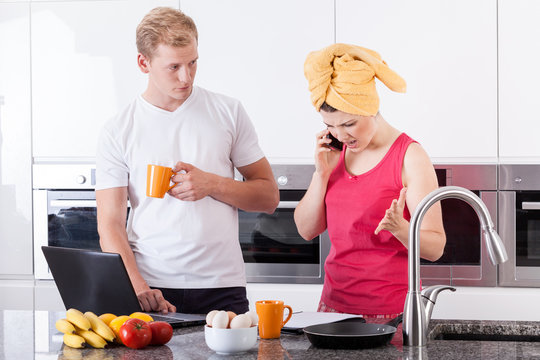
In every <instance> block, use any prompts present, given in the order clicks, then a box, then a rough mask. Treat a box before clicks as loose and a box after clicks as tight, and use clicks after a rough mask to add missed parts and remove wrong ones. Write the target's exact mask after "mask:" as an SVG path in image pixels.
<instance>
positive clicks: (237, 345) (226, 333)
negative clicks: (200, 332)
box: [204, 325, 257, 354]
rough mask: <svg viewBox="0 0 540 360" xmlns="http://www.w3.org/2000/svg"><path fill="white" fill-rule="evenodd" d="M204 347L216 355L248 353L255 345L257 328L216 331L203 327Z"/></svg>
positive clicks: (206, 326)
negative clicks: (206, 346)
mask: <svg viewBox="0 0 540 360" xmlns="http://www.w3.org/2000/svg"><path fill="white" fill-rule="evenodd" d="M204 339H205V340H206V345H208V347H209V348H210V349H212V350H214V351H215V352H217V353H218V354H234V353H239V352H244V351H248V350H249V349H251V348H252V347H253V346H254V345H255V344H256V343H257V326H252V327H249V328H242V329H217V328H212V327H209V326H208V325H205V326H204Z"/></svg>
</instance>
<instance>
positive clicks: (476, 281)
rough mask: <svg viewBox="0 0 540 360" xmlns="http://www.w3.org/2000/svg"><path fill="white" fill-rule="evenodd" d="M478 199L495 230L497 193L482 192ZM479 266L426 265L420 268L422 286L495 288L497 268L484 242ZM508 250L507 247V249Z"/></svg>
mask: <svg viewBox="0 0 540 360" xmlns="http://www.w3.org/2000/svg"><path fill="white" fill-rule="evenodd" d="M480 198H481V199H482V201H483V202H484V203H485V204H486V207H487V208H488V210H489V213H490V214H491V217H492V220H493V223H494V224H495V228H497V193H496V192H495V191H483V192H481V193H480ZM478 233H479V238H478V241H480V244H481V257H480V266H466V265H426V264H423V265H421V267H420V274H421V278H422V284H423V285H435V284H449V285H454V286H496V285H497V272H498V269H497V266H494V265H493V264H491V262H490V261H489V254H488V252H487V248H486V246H485V243H484V241H481V238H480V236H481V234H480V229H479V232H478ZM507 249H508V247H507Z"/></svg>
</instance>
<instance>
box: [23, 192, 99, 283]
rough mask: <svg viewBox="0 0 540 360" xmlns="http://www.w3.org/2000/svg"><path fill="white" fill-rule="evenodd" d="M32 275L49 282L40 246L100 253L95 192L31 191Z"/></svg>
mask: <svg viewBox="0 0 540 360" xmlns="http://www.w3.org/2000/svg"><path fill="white" fill-rule="evenodd" d="M33 198H34V266H35V269H34V273H35V277H36V278H37V279H52V275H51V273H50V271H49V267H48V266H47V262H46V261H45V258H44V256H43V252H42V251H41V246H44V245H46V246H60V247H69V248H79V249H88V250H97V251H101V248H100V245H99V235H98V232H97V212H96V198H95V193H94V190H34V193H33Z"/></svg>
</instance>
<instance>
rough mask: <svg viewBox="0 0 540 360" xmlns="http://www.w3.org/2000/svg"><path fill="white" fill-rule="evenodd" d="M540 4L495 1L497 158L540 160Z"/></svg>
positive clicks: (536, 161) (516, 160) (522, 1)
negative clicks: (497, 29) (497, 89)
mask: <svg viewBox="0 0 540 360" xmlns="http://www.w3.org/2000/svg"><path fill="white" fill-rule="evenodd" d="M539 16H540V2H538V1H534V0H500V1H499V137H500V140H499V156H500V161H501V162H506V163H508V162H534V163H538V162H539V161H540V146H539V141H538V134H539V133H540V115H539V110H538V104H539V99H540V89H539V87H538V84H539V82H540V67H539V66H538V64H539V63H540V43H539V40H538V39H539V38H540V26H539V25H538V17H539Z"/></svg>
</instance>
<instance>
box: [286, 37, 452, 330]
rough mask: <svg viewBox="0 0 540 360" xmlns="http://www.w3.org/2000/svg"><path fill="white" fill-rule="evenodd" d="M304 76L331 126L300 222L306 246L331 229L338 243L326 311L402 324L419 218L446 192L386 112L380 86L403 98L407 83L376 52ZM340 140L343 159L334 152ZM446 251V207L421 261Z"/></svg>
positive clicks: (335, 59)
mask: <svg viewBox="0 0 540 360" xmlns="http://www.w3.org/2000/svg"><path fill="white" fill-rule="evenodd" d="M304 72H305V76H306V78H307V80H308V82H309V89H310V91H311V100H312V103H313V105H314V106H315V108H316V109H317V111H319V112H320V114H321V116H322V120H323V122H324V124H325V125H326V127H327V128H326V129H325V130H323V131H321V132H319V133H318V134H317V135H316V151H315V172H314V174H313V177H312V181H311V184H310V186H309V188H308V190H307V192H306V194H305V196H304V198H303V199H302V200H301V201H300V204H299V205H298V206H297V208H296V210H295V213H294V219H295V222H296V225H297V227H298V231H299V233H300V234H301V236H302V237H303V238H304V239H306V240H309V239H313V238H314V237H315V236H317V235H318V234H320V233H322V232H323V231H324V230H326V229H328V233H329V235H330V240H331V243H332V247H331V249H330V254H329V255H328V257H327V260H326V263H325V273H326V274H325V280H324V287H323V292H322V295H321V300H320V303H319V309H318V311H326V312H328V311H330V312H344V313H353V314H361V315H363V316H364V317H365V318H367V319H372V321H371V322H381V321H377V320H373V319H387V318H393V317H396V316H397V315H399V314H400V313H402V312H403V305H404V302H405V297H406V294H407V246H408V242H409V220H410V214H411V213H413V212H414V210H415V209H416V207H417V205H418V203H419V202H420V201H421V200H422V199H423V198H424V197H425V196H426V195H427V194H428V193H430V192H431V191H432V190H434V189H436V188H437V187H438V184H437V178H436V175H435V170H434V168H433V165H432V164H431V162H430V159H429V157H428V155H427V154H426V152H425V151H424V150H423V149H422V147H421V146H420V145H419V144H418V143H417V142H415V141H414V140H412V139H411V138H410V137H408V136H407V135H406V134H405V133H402V132H400V131H399V130H397V129H395V128H394V127H392V126H391V125H390V124H389V123H388V122H386V120H384V118H383V117H382V115H381V113H380V112H379V111H378V109H379V98H378V95H377V91H376V89H375V77H377V78H378V79H379V80H380V81H382V82H383V83H384V84H385V85H386V86H388V87H389V88H390V89H391V90H393V91H398V92H405V87H406V85H405V81H404V80H403V79H402V78H401V77H400V76H399V75H397V74H396V73H395V72H394V71H392V70H391V69H390V68H389V67H388V66H387V65H386V63H385V62H384V61H382V60H381V57H380V55H379V54H377V53H376V52H374V51H372V50H369V49H365V48H362V47H359V46H354V45H346V44H334V45H332V46H329V47H327V48H324V49H322V50H320V51H316V52H312V53H310V54H309V55H308V57H307V59H306V62H305V65H304ZM330 134H331V135H333V136H334V137H335V138H337V139H338V140H339V141H341V142H342V143H343V145H344V146H343V150H342V151H339V150H336V149H334V148H332V147H330V146H329V144H330V142H331V140H330V139H329V137H328V135H330ZM445 243H446V236H445V233H444V228H443V225H442V218H441V208H440V204H436V205H434V206H433V207H432V208H431V209H430V210H429V211H428V212H427V214H426V215H425V217H424V219H423V221H422V224H421V229H420V256H421V257H422V258H424V259H428V260H431V261H435V260H437V259H438V258H440V257H441V255H442V254H443V250H444V246H445ZM368 321H369V320H368Z"/></svg>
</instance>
